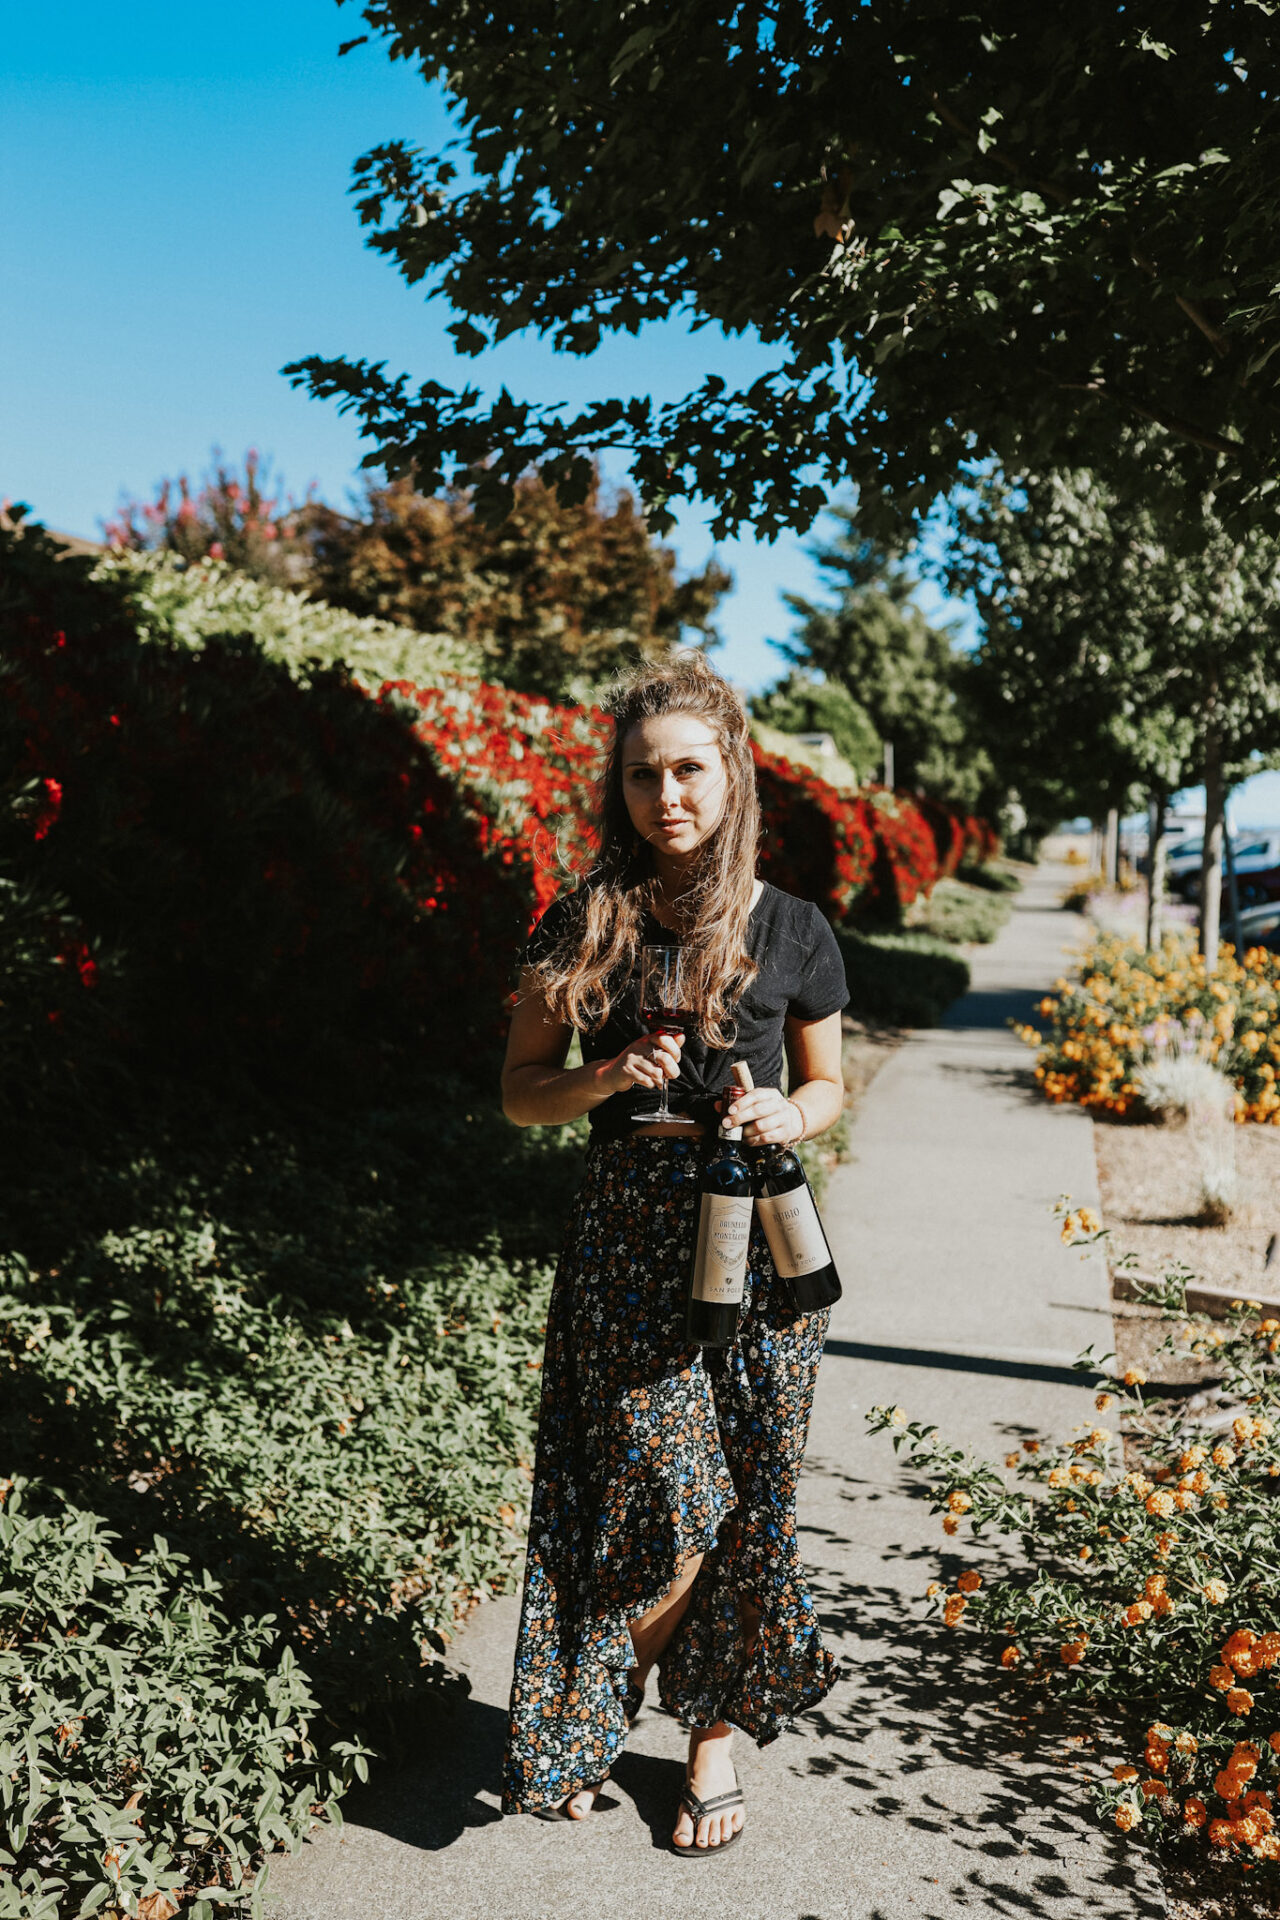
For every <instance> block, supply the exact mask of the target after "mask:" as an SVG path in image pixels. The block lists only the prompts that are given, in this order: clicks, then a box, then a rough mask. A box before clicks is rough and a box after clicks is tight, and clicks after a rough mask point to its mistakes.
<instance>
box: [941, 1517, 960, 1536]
mask: <svg viewBox="0 0 1280 1920" xmlns="http://www.w3.org/2000/svg"><path fill="white" fill-rule="evenodd" d="M942 1531H943V1532H944V1533H959V1531H960V1522H959V1521H958V1520H957V1519H956V1517H955V1515H954V1513H944V1514H943V1516H942Z"/></svg>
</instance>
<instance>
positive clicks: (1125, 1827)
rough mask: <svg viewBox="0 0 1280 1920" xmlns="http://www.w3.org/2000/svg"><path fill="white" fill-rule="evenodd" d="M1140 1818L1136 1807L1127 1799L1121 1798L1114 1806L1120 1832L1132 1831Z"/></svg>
mask: <svg viewBox="0 0 1280 1920" xmlns="http://www.w3.org/2000/svg"><path fill="white" fill-rule="evenodd" d="M1141 1818H1142V1815H1141V1814H1140V1813H1139V1812H1138V1809H1137V1808H1136V1807H1135V1806H1134V1805H1133V1804H1132V1802H1130V1801H1128V1800H1122V1801H1121V1803H1120V1805H1119V1806H1118V1807H1117V1808H1116V1825H1117V1826H1118V1827H1119V1829H1120V1831H1121V1833H1132V1831H1133V1829H1134V1828H1135V1827H1136V1826H1137V1824H1138V1822H1139V1821H1140V1820H1141Z"/></svg>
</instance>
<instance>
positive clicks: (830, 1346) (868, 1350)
mask: <svg viewBox="0 0 1280 1920" xmlns="http://www.w3.org/2000/svg"><path fill="white" fill-rule="evenodd" d="M822 1351H823V1354H824V1356H825V1355H827V1354H833V1355H835V1356H836V1357H837V1358H838V1359H841V1360H870V1361H874V1362H876V1363H878V1364H879V1365H880V1366H891V1367H929V1368H930V1369H932V1370H934V1371H936V1372H939V1373H982V1374H987V1375H989V1376H992V1377H994V1378H996V1379H1000V1380H1042V1381H1044V1382H1045V1384H1046V1385H1048V1386H1055V1387H1089V1388H1093V1389H1096V1388H1098V1387H1113V1386H1114V1385H1115V1379H1114V1377H1113V1376H1112V1375H1111V1374H1109V1373H1093V1372H1090V1373H1085V1372H1082V1371H1078V1370H1077V1369H1076V1368H1075V1367H1055V1366H1049V1365H1042V1364H1041V1363H1040V1362H1039V1361H1035V1360H999V1359H994V1358H992V1359H988V1358H987V1357H986V1355H984V1354H974V1353H946V1352H941V1351H936V1350H934V1349H931V1348H928V1347H880V1346H874V1345H871V1344H869V1343H867V1342H864V1341H861V1340H832V1339H829V1340H828V1341H827V1343H826V1345H825V1347H824V1348H823V1350H822Z"/></svg>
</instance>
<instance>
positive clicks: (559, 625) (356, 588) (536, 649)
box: [305, 475, 732, 695]
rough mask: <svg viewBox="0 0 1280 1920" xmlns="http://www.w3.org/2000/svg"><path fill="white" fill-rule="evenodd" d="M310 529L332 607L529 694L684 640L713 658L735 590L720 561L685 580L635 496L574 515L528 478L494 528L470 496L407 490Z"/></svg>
mask: <svg viewBox="0 0 1280 1920" xmlns="http://www.w3.org/2000/svg"><path fill="white" fill-rule="evenodd" d="M305 528H306V537H307V541H308V543H309V552H310V561H309V574H308V580H309V584H310V587H311V590H312V591H313V592H314V593H315V594H317V595H318V596H319V597H320V598H321V599H323V600H326V601H328V602H329V603H330V604H331V605H332V606H338V607H347V608H349V609H350V610H351V611H352V612H354V613H360V614H367V615H373V616H375V617H376V618H378V619H381V620H393V621H397V622H399V623H400V624H402V625H404V626H409V627H415V628H417V629H418V631H419V632H423V633H436V634H447V635H450V636H452V637H453V638H455V639H458V640H463V641H467V642H469V643H471V644H473V645H474V646H476V647H478V648H479V649H480V651H481V653H482V655H483V657H484V661H485V670H486V672H487V673H488V674H489V677H490V678H492V679H494V680H497V681H500V682H501V683H502V684H503V685H504V686H509V687H515V688H518V689H521V690H522V691H524V692H529V693H545V694H551V695H561V694H565V693H570V692H574V691H580V690H581V689H582V688H583V687H584V686H586V685H589V684H591V683H593V682H596V681H599V680H601V679H602V678H605V677H606V676H608V675H609V674H611V673H613V672H615V671H617V670H618V669H619V668H622V667H628V666H634V665H637V664H638V663H640V662H641V661H644V660H655V659H661V658H662V657H663V656H664V655H666V654H667V653H669V652H670V651H671V649H672V648H673V647H675V646H678V645H679V644H680V642H681V641H682V640H683V639H685V638H686V637H687V636H691V635H693V636H697V638H698V640H699V641H700V643H701V644H703V645H715V644H716V642H717V640H718V635H717V634H716V631H715V628H714V627H713V625H712V623H711V616H712V613H713V612H714V610H715V606H716V603H717V601H718V600H719V599H720V597H721V595H722V594H723V593H725V592H726V591H727V589H728V588H729V587H730V585H731V584H732V581H731V578H730V576H729V574H727V573H726V572H724V570H723V569H722V568H721V567H719V566H718V565H717V564H716V563H715V561H714V560H712V561H709V562H708V564H707V565H706V566H705V567H703V568H702V570H701V571H700V572H697V573H692V574H689V575H687V576H686V577H684V578H683V579H681V578H678V577H677V573H676V557H675V554H674V553H673V552H672V551H671V549H670V548H669V547H665V546H660V545H659V544H658V543H657V542H656V541H655V540H654V539H653V538H652V537H651V536H650V534H649V531H648V528H647V527H646V525H645V522H644V518H643V516H642V514H641V513H640V511H639V509H638V507H637V505H636V502H635V499H634V497H633V496H632V495H631V494H630V493H629V492H627V491H626V490H625V489H623V490H620V491H618V492H616V493H610V492H607V491H606V490H605V489H604V488H603V487H602V486H601V485H600V484H599V482H598V481H597V484H596V485H595V486H594V487H593V488H592V490H591V492H590V493H589V495H588V496H587V498H586V499H585V500H583V501H582V502H581V503H580V504H578V505H576V506H566V505H564V504H563V503H562V502H561V501H560V500H559V498H558V497H557V495H556V492H555V490H554V488H552V487H549V486H546V485H544V484H543V482H542V481H541V480H539V479H538V477H537V476H536V475H526V476H525V477H524V478H523V479H522V480H521V481H520V483H519V485H518V486H517V487H516V489H515V495H514V500H513V505H512V511H511V514H510V517H509V518H508V519H506V520H504V521H502V522H500V523H499V524H497V525H493V524H490V523H489V522H488V521H486V520H484V519H482V518H481V517H480V515H479V514H477V513H476V511H475V508H474V504H473V501H472V500H471V498H470V497H469V496H467V495H465V494H450V495H445V496H444V497H442V498H437V499H425V498H424V497H423V496H422V495H421V494H418V493H415V492H414V491H413V489H412V487H411V486H410V485H409V484H408V483H407V482H406V481H399V482H396V483H394V484H393V485H391V486H388V487H370V488H369V489H368V491H367V493H366V497H365V500H364V502H363V504H362V508H361V511H360V512H359V513H358V514H356V515H344V514H340V513H336V512H335V511H334V510H333V509H332V508H330V507H325V506H322V505H319V504H316V505H313V506H312V507H310V508H309V509H308V510H307V513H306V515H305Z"/></svg>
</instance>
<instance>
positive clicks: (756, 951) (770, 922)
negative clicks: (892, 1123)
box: [523, 880, 849, 1139]
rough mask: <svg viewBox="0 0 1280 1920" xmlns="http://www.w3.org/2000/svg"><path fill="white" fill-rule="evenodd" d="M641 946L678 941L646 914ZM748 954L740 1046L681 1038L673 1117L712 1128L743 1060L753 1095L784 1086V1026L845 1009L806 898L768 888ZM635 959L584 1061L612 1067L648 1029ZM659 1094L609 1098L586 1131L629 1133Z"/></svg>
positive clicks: (548, 939) (554, 926)
mask: <svg viewBox="0 0 1280 1920" xmlns="http://www.w3.org/2000/svg"><path fill="white" fill-rule="evenodd" d="M576 899H577V895H575V894H561V895H560V896H559V898H558V899H556V900H553V901H552V903H551V905H550V906H549V907H548V908H547V910H546V912H545V913H544V914H543V916H542V918H541V920H539V922H538V924H537V926H536V927H535V928H534V930H533V933H532V935H531V937H530V940H529V944H528V946H527V947H526V948H525V951H524V956H523V958H524V964H525V965H526V966H531V965H533V964H535V963H536V962H537V961H538V960H539V959H541V957H542V956H543V954H545V953H546V952H547V951H548V950H549V949H550V947H551V946H552V945H553V944H554V943H555V942H556V941H557V940H558V939H559V938H560V936H561V935H562V934H563V933H564V932H565V931H566V930H567V928H568V927H569V926H570V925H571V924H572V918H573V915H574V913H575V911H576V908H575V904H574V903H575V900H576ZM644 939H645V943H646V944H650V943H651V944H653V945H654V946H667V947H669V946H675V945H678V944H679V936H678V935H677V934H675V933H673V932H672V931H671V929H670V928H669V927H664V926H663V925H662V923H661V921H659V920H655V919H654V918H653V917H652V916H647V917H646V920H645V926H644ZM747 948H748V951H749V952H750V954H751V958H752V959H753V960H754V961H755V963H756V966H757V967H758V968H759V972H758V973H757V974H756V977H755V979H754V980H753V981H752V983H751V985H750V986H749V987H748V988H747V990H746V992H745V993H744V994H743V996H742V998H741V999H740V1000H739V1002H738V1004H737V1006H736V1007H735V1008H734V1009H733V1017H734V1020H735V1021H736V1023H737V1030H738V1031H737V1039H736V1041H735V1043H734V1045H733V1046H732V1047H708V1046H707V1044H706V1042H705V1041H704V1040H701V1039H699V1038H698V1037H697V1036H696V1035H694V1036H692V1037H691V1038H690V1039H688V1040H686V1041H685V1043H684V1048H683V1051H682V1053H681V1057H680V1078H679V1079H678V1080H673V1081H672V1082H671V1086H670V1102H671V1106H672V1109H673V1111H675V1112H677V1113H688V1114H690V1115H692V1116H695V1117H696V1118H698V1119H699V1120H701V1121H702V1123H703V1125H704V1126H713V1125H714V1124H715V1121H716V1115H715V1111H714V1108H713V1106H712V1102H713V1100H714V1098H715V1096H716V1095H718V1094H721V1093H723V1091H724V1089H725V1088H726V1087H727V1086H728V1085H729V1069H730V1068H731V1066H732V1065H733V1063H734V1061H735V1060H745V1061H746V1063H747V1065H748V1066H749V1067H750V1069H751V1077H752V1079H753V1080H754V1081H755V1083H756V1085H757V1086H758V1087H777V1086H781V1084H782V1067H783V1021H784V1020H785V1019H786V1017H787V1015H788V1014H790V1015H791V1017H792V1018H793V1019H796V1020H825V1019H826V1018H827V1016H828V1015H829V1014H832V1013H839V1012H840V1011H841V1009H842V1008H843V1007H845V1006H847V1005H848V1002H849V988H848V984H847V982H846V980H845V972H844V962H843V961H842V960H841V958H840V949H839V947H838V946H837V945H836V939H835V935H834V934H833V933H832V931H831V928H830V926H829V925H828V924H827V921H826V918H825V917H824V915H823V914H822V913H821V912H820V910H819V909H818V908H817V907H816V906H814V904H813V902H812V901H811V900H798V899H797V898H796V896H795V895H794V894H791V893H783V892H782V890H781V888H779V887H774V886H771V885H770V884H769V882H768V881H767V880H766V881H765V882H764V891H763V892H762V894H761V895H760V898H759V900H758V901H757V902H756V904H755V906H754V907H753V908H752V909H751V918H750V920H749V922H748V925H747ZM639 971H640V956H639V954H637V955H636V970H635V974H634V975H633V977H632V979H631V981H630V982H629V983H628V985H627V986H626V987H625V989H624V990H623V992H622V993H621V994H620V995H619V997H618V999H617V1000H616V1001H615V1003H614V1007H613V1011H612V1012H611V1014H610V1015H609V1018H608V1020H606V1021H605V1022H604V1024H603V1025H602V1026H599V1027H593V1028H591V1029H589V1030H588V1031H587V1032H584V1033H583V1034H582V1036H581V1039H582V1057H583V1059H584V1060H611V1059H612V1058H613V1057H614V1055H615V1054H618V1053H621V1051H622V1049H623V1048H624V1047H625V1046H626V1044H627V1042H628V1041H629V1040H634V1039H635V1038H636V1036H637V1035H638V1034H641V1033H643V1032H644V1031H645V1026H644V1022H643V1021H642V1020H641V1018H640V1008H639V997H638V996H639ZM655 1097H656V1096H655V1095H654V1094H653V1093H652V1092H651V1091H650V1090H648V1089H647V1088H637V1089H634V1090H633V1091H632V1092H630V1093H615V1094H613V1095H611V1096H610V1098H609V1099H608V1100H605V1101H602V1102H601V1104H600V1105H599V1106H598V1107H595V1108H593V1109H592V1112H591V1116H590V1119H591V1126H592V1129H593V1131H594V1132H595V1134H596V1135H597V1136H598V1137H602V1138H605V1139H610V1138H615V1139H616V1138H617V1137H619V1136H621V1135H625V1134H628V1133H629V1132H630V1131H631V1125H632V1119H631V1116H632V1113H633V1111H634V1109H635V1108H637V1107H641V1108H643V1107H650V1106H652V1105H653V1103H654V1099H655Z"/></svg>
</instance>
